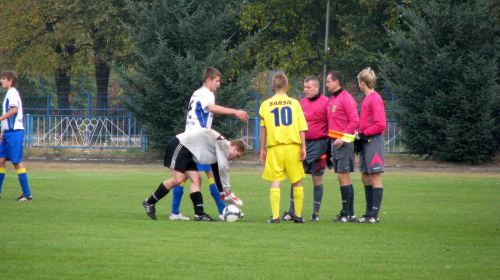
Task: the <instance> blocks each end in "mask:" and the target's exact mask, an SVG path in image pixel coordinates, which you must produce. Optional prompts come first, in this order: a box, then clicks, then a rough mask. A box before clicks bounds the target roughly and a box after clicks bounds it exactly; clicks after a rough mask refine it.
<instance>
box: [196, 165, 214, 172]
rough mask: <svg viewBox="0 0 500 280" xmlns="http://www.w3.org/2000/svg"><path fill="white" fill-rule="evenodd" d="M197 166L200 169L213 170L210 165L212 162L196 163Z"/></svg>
mask: <svg viewBox="0 0 500 280" xmlns="http://www.w3.org/2000/svg"><path fill="white" fill-rule="evenodd" d="M196 166H197V167H198V171H200V172H201V171H212V168H211V167H210V164H200V163H196Z"/></svg>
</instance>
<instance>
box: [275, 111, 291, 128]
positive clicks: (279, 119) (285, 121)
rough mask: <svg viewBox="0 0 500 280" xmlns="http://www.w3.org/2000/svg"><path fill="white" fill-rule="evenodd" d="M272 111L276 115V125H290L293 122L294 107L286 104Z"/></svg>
mask: <svg viewBox="0 0 500 280" xmlns="http://www.w3.org/2000/svg"><path fill="white" fill-rule="evenodd" d="M271 113H273V115H274V126H281V125H284V126H289V125H291V124H292V108H290V107H288V106H285V107H281V110H280V108H279V107H276V108H274V109H273V110H272V111H271Z"/></svg>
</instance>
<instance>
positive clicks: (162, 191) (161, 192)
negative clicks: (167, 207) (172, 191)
mask: <svg viewBox="0 0 500 280" xmlns="http://www.w3.org/2000/svg"><path fill="white" fill-rule="evenodd" d="M167 194H168V190H167V188H165V186H164V185H163V182H161V183H160V185H159V186H158V189H156V191H155V192H154V193H153V194H152V195H151V196H150V197H149V198H148V200H147V201H146V202H147V203H149V204H155V203H156V202H158V201H160V199H162V198H164V197H165V196H166V195H167Z"/></svg>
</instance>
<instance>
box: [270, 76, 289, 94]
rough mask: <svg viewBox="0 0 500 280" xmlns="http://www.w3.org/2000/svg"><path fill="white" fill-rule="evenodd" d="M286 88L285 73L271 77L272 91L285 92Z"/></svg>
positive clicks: (286, 79)
mask: <svg viewBox="0 0 500 280" xmlns="http://www.w3.org/2000/svg"><path fill="white" fill-rule="evenodd" d="M287 87H288V78H287V77H286V75H285V73H277V74H276V75H274V77H273V89H274V91H285V90H286V89H287Z"/></svg>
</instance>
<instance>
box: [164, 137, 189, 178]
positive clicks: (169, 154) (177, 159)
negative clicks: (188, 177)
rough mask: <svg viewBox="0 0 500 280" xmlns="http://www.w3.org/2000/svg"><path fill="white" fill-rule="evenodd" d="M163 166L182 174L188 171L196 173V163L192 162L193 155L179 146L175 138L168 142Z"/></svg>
mask: <svg viewBox="0 0 500 280" xmlns="http://www.w3.org/2000/svg"><path fill="white" fill-rule="evenodd" d="M163 165H165V167H168V168H170V169H172V170H175V171H179V172H182V173H185V172H186V171H190V170H194V171H198V168H197V167H196V162H195V161H194V160H193V154H191V152H190V151H189V150H188V149H186V147H184V146H182V145H181V143H180V142H179V139H178V138H177V137H172V139H170V141H169V142H168V145H167V151H166V152H165V160H164V162H163Z"/></svg>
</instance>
